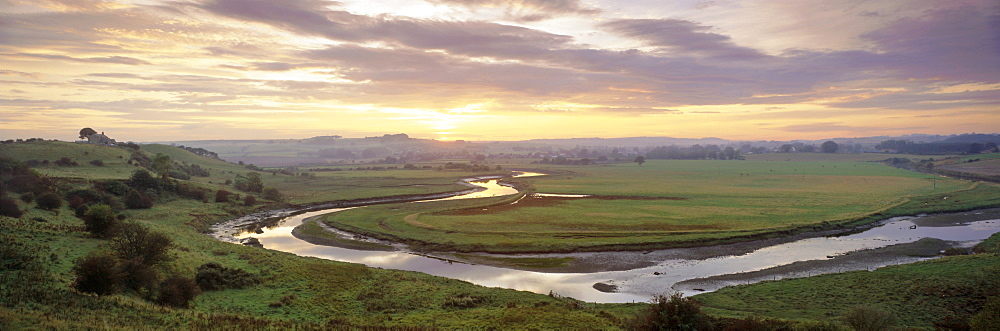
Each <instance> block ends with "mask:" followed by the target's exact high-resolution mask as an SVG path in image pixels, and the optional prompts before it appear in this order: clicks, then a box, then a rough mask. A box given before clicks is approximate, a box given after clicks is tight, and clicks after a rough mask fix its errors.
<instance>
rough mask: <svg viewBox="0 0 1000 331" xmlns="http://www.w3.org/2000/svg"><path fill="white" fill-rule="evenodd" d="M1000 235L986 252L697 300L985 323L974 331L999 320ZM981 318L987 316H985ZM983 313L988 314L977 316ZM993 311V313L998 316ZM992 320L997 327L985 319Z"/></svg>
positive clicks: (708, 306)
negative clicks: (862, 310) (867, 309)
mask: <svg viewBox="0 0 1000 331" xmlns="http://www.w3.org/2000/svg"><path fill="white" fill-rule="evenodd" d="M998 242H1000V234H996V235H993V236H992V237H991V238H990V239H989V240H988V241H987V242H984V243H983V244H981V245H980V247H982V250H984V251H986V252H987V253H982V254H976V255H972V256H953V257H946V258H942V259H938V260H932V261H926V262H920V263H914V264H908V265H898V266H890V267H886V268H881V269H878V270H875V271H870V272H869V271H852V272H845V273H839V274H829V275H821V276H814V277H808V278H799V279H788V280H781V281H776V282H763V283H758V284H753V285H743V286H734V287H727V288H723V289H720V290H718V291H716V292H712V293H705V294H699V295H697V296H695V297H694V298H695V299H697V300H698V301H700V302H701V303H702V304H704V305H705V307H704V310H705V311H707V312H709V313H711V314H714V315H721V316H730V317H742V316H750V315H757V316H766V317H771V318H781V319H794V320H838V319H840V317H841V316H843V315H844V314H845V313H847V311H848V310H850V309H852V308H854V307H857V306H867V307H874V308H876V309H879V310H882V311H885V312H887V313H889V314H891V315H893V316H896V317H897V318H898V321H897V323H898V326H907V327H917V328H925V329H929V328H933V327H934V325H933V323H935V322H937V323H941V322H945V321H947V320H948V317H949V316H951V317H952V318H953V320H954V321H963V322H964V321H968V320H970V319H971V320H977V319H981V320H983V321H982V322H979V324H976V326H978V328H974V329H975V330H990V328H991V327H996V326H997V325H996V324H993V323H996V322H1000V310H992V311H990V308H985V309H984V306H986V305H989V304H992V307H994V308H993V309H995V308H997V307H1000V296H997V294H998V293H1000V255H998V253H1000V250H998V248H997V243H998ZM980 313H981V314H980ZM976 314H980V315H981V316H978V317H974V316H975V315H976ZM991 314H992V315H991ZM988 318H992V319H991V320H990V321H992V322H990V323H987V322H985V321H986V320H987V319H988Z"/></svg>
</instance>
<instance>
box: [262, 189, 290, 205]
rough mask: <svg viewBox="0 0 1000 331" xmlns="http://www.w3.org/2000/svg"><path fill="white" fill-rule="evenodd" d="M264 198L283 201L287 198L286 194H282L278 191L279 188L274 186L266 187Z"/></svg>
mask: <svg viewBox="0 0 1000 331" xmlns="http://www.w3.org/2000/svg"><path fill="white" fill-rule="evenodd" d="M264 199H268V200H271V201H278V202H281V201H284V200H285V196H284V195H282V194H281V192H280V191H278V189H276V188H273V187H268V188H266V189H264Z"/></svg>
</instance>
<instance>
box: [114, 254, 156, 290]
mask: <svg viewBox="0 0 1000 331" xmlns="http://www.w3.org/2000/svg"><path fill="white" fill-rule="evenodd" d="M121 270H122V285H124V286H125V287H126V288H129V289H131V290H134V291H136V292H137V293H139V294H140V295H142V296H143V297H147V298H149V297H150V296H151V295H152V294H153V291H155V290H156V285H157V283H158V282H159V275H157V274H156V270H153V268H152V267H150V266H148V265H145V264H143V263H141V262H139V261H122V262H121Z"/></svg>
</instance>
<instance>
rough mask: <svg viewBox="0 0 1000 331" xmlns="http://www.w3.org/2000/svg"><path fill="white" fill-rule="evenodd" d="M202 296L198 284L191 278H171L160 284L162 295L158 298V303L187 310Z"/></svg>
mask: <svg viewBox="0 0 1000 331" xmlns="http://www.w3.org/2000/svg"><path fill="white" fill-rule="evenodd" d="M199 294H201V291H200V290H199V289H198V284H196V283H195V282H194V281H193V280H191V278H186V277H176V276H175V277H171V278H169V279H167V280H165V281H164V282H163V283H162V284H160V295H159V296H157V297H156V303H158V304H161V305H164V306H171V307H179V308H187V307H188V305H189V304H190V303H191V300H194V298H195V297H197V296H198V295H199Z"/></svg>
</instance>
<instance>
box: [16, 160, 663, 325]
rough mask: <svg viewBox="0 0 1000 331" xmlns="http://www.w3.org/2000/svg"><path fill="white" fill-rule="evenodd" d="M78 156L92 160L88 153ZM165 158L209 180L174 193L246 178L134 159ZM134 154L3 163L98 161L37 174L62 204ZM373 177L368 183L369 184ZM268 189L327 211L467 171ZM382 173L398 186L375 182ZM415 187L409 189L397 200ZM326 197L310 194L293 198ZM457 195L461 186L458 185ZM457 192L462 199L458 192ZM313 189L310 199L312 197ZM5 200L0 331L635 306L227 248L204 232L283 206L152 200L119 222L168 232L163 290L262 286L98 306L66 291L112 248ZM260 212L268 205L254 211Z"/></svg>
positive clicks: (428, 317) (330, 178)
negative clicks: (195, 283)
mask: <svg viewBox="0 0 1000 331" xmlns="http://www.w3.org/2000/svg"><path fill="white" fill-rule="evenodd" d="M84 152H87V153H86V154H85V153H84ZM157 152H160V153H164V154H167V155H170V156H171V158H172V159H173V160H174V161H178V162H188V163H197V164H199V165H200V166H201V167H204V168H208V169H209V170H210V172H211V176H210V177H192V180H190V181H181V182H185V183H189V184H192V185H198V186H202V187H205V188H209V189H212V190H216V189H227V190H230V191H234V192H237V193H240V194H244V195H245V194H252V193H247V192H241V191H238V190H235V189H234V188H233V187H232V186H231V185H230V186H226V185H224V184H223V182H224V181H225V180H226V179H232V178H233V177H234V176H235V174H238V173H245V172H247V171H249V170H248V169H246V168H245V167H242V166H239V165H234V164H228V163H224V162H221V161H218V160H214V159H210V158H204V157H200V156H196V155H192V154H190V153H188V152H186V151H183V150H180V149H177V148H173V147H170V146H164V145H144V146H142V149H141V153H146V154H147V155H150V156H151V155H153V154H155V153H157ZM119 155H120V156H122V157H123V159H128V158H129V155H130V151H129V150H127V149H124V148H120V147H103V146H91V145H80V144H72V143H59V142H26V143H17V144H5V145H2V146H0V156H2V157H5V158H13V159H16V160H22V161H27V160H42V159H48V160H55V159H59V158H61V157H63V156H67V157H71V158H74V159H77V160H80V161H87V162H89V161H90V160H93V159H101V160H102V161H103V162H104V164H105V166H103V167H101V166H94V165H90V164H89V163H85V162H78V163H79V165H78V166H75V167H72V166H71V167H60V166H55V165H48V166H44V165H43V166H39V167H36V168H34V169H33V170H35V171H37V172H38V173H40V174H42V175H44V176H47V177H48V178H50V179H52V184H53V185H54V186H53V187H51V188H50V189H51V190H54V191H55V192H57V194H59V195H63V194H65V193H66V192H71V191H73V190H78V189H95V186H93V182H91V181H96V182H104V181H105V180H108V179H116V180H117V179H123V178H128V177H129V176H130V175H131V172H132V171H134V170H135V169H138V168H137V167H135V166H130V165H127V164H125V163H121V164H116V162H120V161H118V160H120V159H119V158H118V156H119ZM373 173H374V174H373ZM263 174H264V176H263V178H264V181H265V183H266V185H268V186H275V187H282V190H283V192H284V193H286V194H287V195H288V196H290V197H291V199H290V201H289V202H288V203H294V204H304V203H311V202H315V201H323V199H326V200H335V198H333V197H339V196H343V197H348V198H351V199H353V198H364V197H375V196H380V195H397V194H415V193H424V192H443V191H449V190H452V189H453V188H454V187H453V186H450V185H443V184H442V183H451V182H454V181H455V180H457V179H459V178H463V177H468V176H471V175H475V174H474V173H466V172H450V171H440V172H439V171H437V170H413V171H402V170H400V171H398V172H389V171H386V172H369V171H352V172H338V173H335V174H334V173H329V174H326V173H323V174H318V175H317V176H316V178H311V184H310V182H309V181H303V180H301V179H302V177H301V176H290V175H282V174H278V175H271V174H270V173H267V172H264V173H263ZM385 174H391V176H394V178H381V177H380V176H379V175H385ZM345 182H346V183H352V184H350V185H343V188H340V190H343V192H342V193H340V194H331V195H329V196H323V195H315V196H314V195H311V194H313V192H320V191H321V190H322V186H323V185H327V184H331V185H332V184H336V183H345ZM398 183H412V184H417V185H425V186H423V187H421V186H417V187H412V188H407V187H396V186H398ZM307 186H321V188H317V189H315V191H310V190H304V191H299V189H300V188H304V187H307ZM459 187H461V186H459ZM461 188H464V187H461ZM310 189H312V188H310ZM4 195H6V196H11V197H13V198H14V199H13V200H15V201H16V203H17V206H18V208H19V209H21V210H24V211H25V214H24V215H22V216H21V217H19V218H12V217H7V216H0V225H2V226H3V228H4V233H3V234H0V240H3V242H4V246H3V247H2V248H0V264H2V268H0V329H5V330H14V329H34V328H43V329H109V328H110V329H137V328H138V329H146V328H152V329H206V328H210V329H215V328H229V329H303V328H305V329H331V328H333V329H338V328H340V329H343V328H347V329H351V328H385V327H393V326H396V327H410V328H420V327H424V328H444V329H468V328H496V329H530V328H537V329H551V328H558V327H568V328H576V329H589V328H596V329H619V328H623V327H624V326H625V324H624V322H625V321H626V320H627V319H628V318H629V317H630V316H632V315H634V314H635V312H637V311H638V310H639V309H641V308H642V307H643V305H642V304H620V305H594V304H585V303H582V302H579V301H576V300H573V299H569V298H555V297H550V296H546V295H539V294H534V293H529V292H522V291H515V290H506V289H494V288H486V287H481V286H476V285H473V284H471V283H468V282H464V281H458V280H451V279H446V278H441V277H435V276H429V275H425V274H421V273H415V272H402V271H392V270H382V269H373V268H367V267H364V266H362V265H358V264H350V263H341V262H334V261H328V260H321V259H315V258H304V257H298V256H295V255H292V254H287V253H282V252H276V251H271V250H265V249H260V248H256V247H250V246H242V245H234V244H229V243H224V242H220V241H217V240H215V239H213V238H212V237H210V236H207V235H205V234H204V233H203V232H202V231H204V230H205V229H206V227H207V225H208V224H212V223H215V222H218V221H222V220H227V219H230V218H233V217H236V216H239V215H243V214H247V213H250V212H253V211H257V210H261V209H269V208H279V207H282V206H284V204H274V203H270V204H259V205H256V206H243V205H242V204H241V203H240V202H228V203H226V202H223V203H216V202H214V201H208V202H203V201H198V200H192V199H189V198H184V197H181V196H177V195H175V194H173V193H169V192H160V193H159V194H158V195H157V199H156V200H155V204H154V206H153V207H152V208H150V209H122V210H119V211H117V212H118V213H119V214H120V215H121V216H123V217H124V218H125V221H128V222H137V223H139V224H142V225H144V226H146V227H147V228H149V229H151V230H153V231H157V232H161V233H165V234H167V235H168V236H169V237H170V238H171V239H172V240H173V243H174V245H173V246H172V248H171V249H170V251H169V253H170V255H171V256H172V257H173V259H172V260H171V261H170V262H169V263H166V264H164V265H159V266H157V267H156V268H155V270H156V272H157V274H158V275H159V276H158V279H160V280H163V279H165V278H167V277H169V276H183V277H189V278H193V277H195V275H196V273H197V270H196V269H197V268H198V266H200V265H202V264H204V263H208V262H214V263H218V264H220V265H222V266H224V267H227V268H238V269H242V270H245V271H246V272H249V273H251V274H254V275H257V276H258V277H260V279H261V283H260V284H258V285H254V286H251V287H248V288H244V289H228V290H221V291H204V292H203V293H202V294H201V295H199V296H197V297H196V298H195V299H194V301H192V302H191V307H190V308H172V307H166V306H161V305H158V304H154V303H151V302H149V301H148V300H145V299H143V297H142V296H143V295H142V294H140V293H136V292H132V291H124V292H122V293H118V294H114V295H107V296H96V295H93V294H86V293H81V292H77V291H76V290H74V289H72V288H71V286H70V285H71V284H72V283H73V281H74V274H73V273H72V268H73V266H74V265H75V263H76V261H77V260H78V259H79V258H81V257H83V256H86V255H88V254H90V253H92V252H95V251H101V250H106V249H107V248H106V247H107V245H108V240H106V239H100V238H96V237H93V236H91V235H90V234H89V233H88V232H86V231H84V227H83V221H82V220H81V219H80V218H77V217H76V216H74V211H73V210H71V209H70V208H69V207H68V206H67V204H66V201H64V202H63V203H62V207H60V208H58V209H55V210H51V211H49V210H41V209H37V208H34V207H35V206H34V203H25V202H24V201H21V200H20V199H19V196H20V195H23V194H20V193H17V192H5V194H4ZM261 201H264V200H263V199H261Z"/></svg>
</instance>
